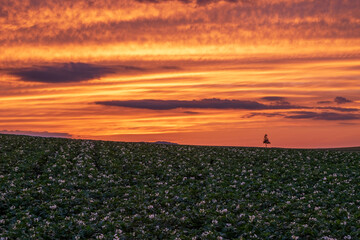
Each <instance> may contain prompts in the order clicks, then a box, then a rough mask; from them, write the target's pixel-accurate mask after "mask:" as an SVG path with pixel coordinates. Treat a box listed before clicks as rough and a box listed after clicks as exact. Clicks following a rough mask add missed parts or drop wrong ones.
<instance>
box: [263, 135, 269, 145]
mask: <svg viewBox="0 0 360 240" xmlns="http://www.w3.org/2000/svg"><path fill="white" fill-rule="evenodd" d="M263 143H264V144H265V147H267V145H268V144H271V142H270V141H269V139H268V136H267V134H265V136H264V141H263Z"/></svg>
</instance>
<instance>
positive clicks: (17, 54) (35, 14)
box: [0, 0, 360, 147]
mask: <svg viewBox="0 0 360 240" xmlns="http://www.w3.org/2000/svg"><path fill="white" fill-rule="evenodd" d="M0 53H1V54H0V132H3V133H25V134H32V135H44V136H64V137H73V138H90V139H103V140H117V141H172V142H177V143H181V144H199V145H233V146H261V145H262V139H263V135H264V134H265V133H267V134H268V135H269V138H270V141H271V142H272V144H271V146H276V147H341V146H357V145H360V140H359V137H358V136H359V133H360V2H359V1H352V0H315V1H314V0H292V1H290V0H254V1H235V0H231V1H230V0H229V1H217V0H211V1H205V0H177V1H176V0H174V1H172V0H167V1H162V0H158V1H155V0H137V1H116V0H106V1H85V0H83V1H76V2H74V1H70V0H66V1H64V0H49V1H40V0H27V1H23V0H22V1H20V0H17V1H16V0H4V1H1V2H0Z"/></svg>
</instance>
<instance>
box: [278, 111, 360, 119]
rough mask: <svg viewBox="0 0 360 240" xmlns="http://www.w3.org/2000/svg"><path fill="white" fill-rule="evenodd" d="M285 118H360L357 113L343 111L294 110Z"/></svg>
mask: <svg viewBox="0 0 360 240" xmlns="http://www.w3.org/2000/svg"><path fill="white" fill-rule="evenodd" d="M285 118H291V119H314V120H328V121H338V120H357V119H360V115H359V114H349V113H347V114H343V113H332V112H322V113H318V112H307V111H302V112H295V113H292V115H288V116H285Z"/></svg>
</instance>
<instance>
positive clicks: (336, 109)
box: [316, 107, 359, 112]
mask: <svg viewBox="0 0 360 240" xmlns="http://www.w3.org/2000/svg"><path fill="white" fill-rule="evenodd" d="M316 109H328V110H334V111H339V112H358V111H359V109H357V108H341V107H317V108H316Z"/></svg>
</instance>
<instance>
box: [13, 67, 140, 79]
mask: <svg viewBox="0 0 360 240" xmlns="http://www.w3.org/2000/svg"><path fill="white" fill-rule="evenodd" d="M121 68H122V69H123V70H137V69H136V68H132V67H131V66H120V69H121ZM114 72H115V70H114V69H112V68H109V67H104V66H98V65H94V64H87V63H80V62H78V63H73V62H70V63H63V64H59V65H54V66H38V67H32V68H21V69H16V70H13V71H11V72H10V74H12V75H14V76H17V77H20V79H21V80H22V81H25V82H41V83H70V82H82V81H88V80H92V79H98V78H100V77H102V76H104V75H107V74H110V73H114Z"/></svg>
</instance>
